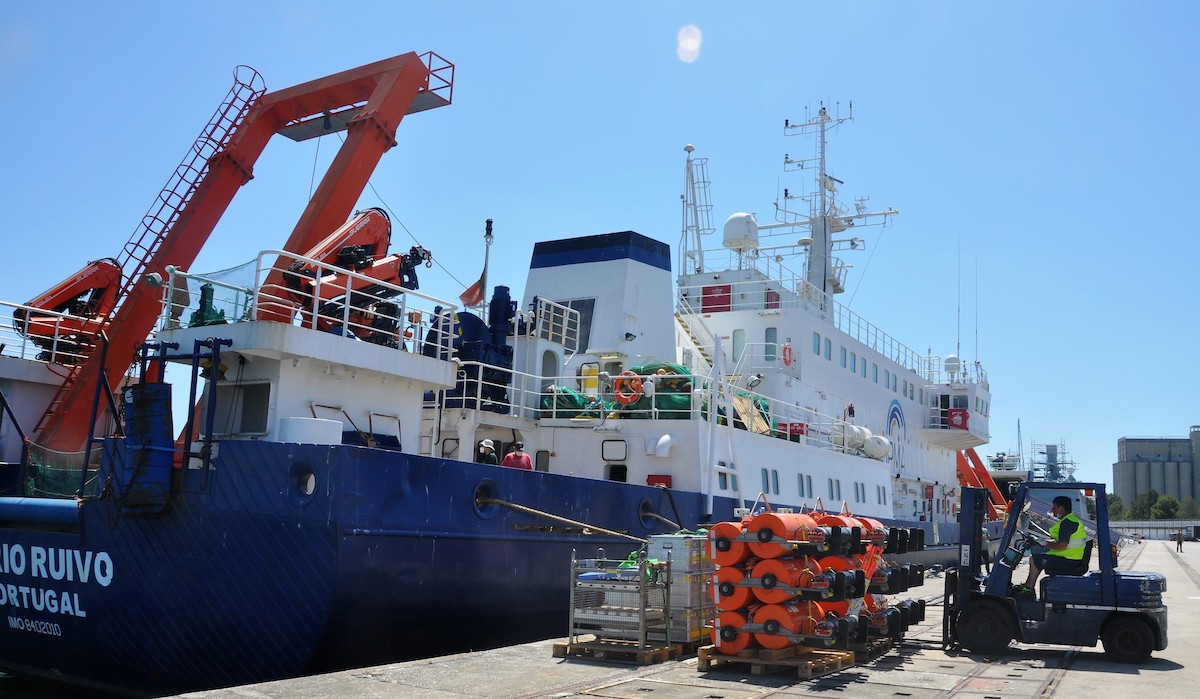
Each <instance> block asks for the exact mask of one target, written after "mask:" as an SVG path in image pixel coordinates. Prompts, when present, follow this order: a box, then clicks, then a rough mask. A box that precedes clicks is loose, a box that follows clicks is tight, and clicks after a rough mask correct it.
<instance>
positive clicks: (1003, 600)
mask: <svg viewBox="0 0 1200 699" xmlns="http://www.w3.org/2000/svg"><path fill="white" fill-rule="evenodd" d="M1064 490H1071V491H1084V492H1086V491H1092V492H1094V493H1095V497H1096V526H1095V531H1094V532H1092V531H1090V530H1091V526H1090V523H1088V522H1087V520H1086V515H1087V513H1086V512H1083V513H1078V512H1077V513H1076V515H1081V518H1083V519H1084V522H1085V529H1087V530H1089V531H1088V533H1089V538H1088V540H1087V543H1086V547H1085V549H1084V551H1085V552H1084V557H1083V560H1082V561H1080V562H1079V566H1078V567H1077V568H1076V569H1075V570H1072V571H1068V574H1056V575H1048V574H1047V573H1046V572H1043V574H1042V575H1043V576H1044V577H1043V578H1042V579H1041V580H1040V581H1039V585H1038V587H1039V588H1040V589H1039V590H1038V591H1037V593H1036V598H1033V599H1031V598H1029V595H1028V594H1026V595H1014V588H1013V584H1012V576H1013V569H1014V568H1016V567H1017V566H1018V565H1019V564H1020V563H1021V561H1022V560H1023V559H1024V557H1025V555H1026V554H1027V553H1029V551H1030V549H1031V548H1033V547H1034V546H1037V545H1038V544H1039V541H1044V540H1046V539H1048V538H1049V533H1048V532H1047V531H1046V530H1045V529H1043V528H1041V527H1039V526H1038V525H1037V524H1036V523H1035V522H1034V514H1033V513H1031V509H1032V507H1033V501H1034V499H1035V498H1036V499H1038V500H1039V501H1040V502H1049V501H1050V500H1051V499H1053V497H1054V496H1055V495H1061V494H1063V491H1064ZM1072 500H1076V501H1078V500H1080V498H1078V497H1075V498H1072ZM987 504H988V491H987V490H986V489H983V488H963V489H962V507H961V509H960V510H959V542H960V547H961V551H960V556H959V564H958V565H957V566H954V567H953V568H951V569H949V570H948V571H947V574H946V578H945V579H946V587H945V597H944V600H945V617H944V618H943V620H942V647H943V649H944V650H950V649H954V648H965V649H966V650H968V651H971V652H974V653H982V654H984V655H992V656H994V655H999V654H1000V653H1002V652H1004V650H1005V649H1006V648H1008V645H1009V643H1010V642H1011V641H1013V640H1016V641H1019V642H1021V643H1051V644H1060V645H1070V646H1091V647H1095V646H1096V644H1097V643H1098V642H1100V643H1103V644H1104V654H1105V656H1106V657H1108V658H1109V659H1110V660H1112V661H1115V662H1119V663H1143V662H1145V661H1146V660H1148V659H1149V658H1150V654H1151V653H1152V652H1153V651H1156V650H1163V649H1164V648H1166V647H1167V608H1166V606H1165V605H1164V604H1163V600H1162V597H1163V593H1164V592H1166V589H1167V581H1166V578H1165V577H1164V576H1163V575H1161V574H1159V573H1138V572H1131V571H1119V570H1117V569H1116V564H1117V553H1116V548H1115V547H1114V546H1113V545H1112V538H1111V536H1110V534H1109V530H1108V498H1107V496H1106V495H1105V486H1104V484H1103V483H1070V484H1064V483H1021V484H1019V485H1018V486H1017V488H1016V492H1015V493H1014V495H1013V500H1012V503H1011V505H1010V506H1009V508H1008V512H1009V513H1010V514H1009V518H1008V521H1007V522H1006V524H1005V527H1004V534H1003V536H1002V537H1001V539H1000V546H999V555H997V556H996V560H995V562H994V563H993V564H992V566H991V570H990V572H988V573H987V574H986V575H985V574H983V571H982V565H981V564H982V555H981V552H982V547H983V539H982V533H981V532H982V529H983V522H984V514H985V511H986V508H987ZM1093 549H1097V550H1098V555H1097V556H1096V558H1097V559H1098V563H1099V568H1100V569H1099V570H1091V571H1089V570H1088V568H1089V566H1090V565H1091V558H1092V551H1093Z"/></svg>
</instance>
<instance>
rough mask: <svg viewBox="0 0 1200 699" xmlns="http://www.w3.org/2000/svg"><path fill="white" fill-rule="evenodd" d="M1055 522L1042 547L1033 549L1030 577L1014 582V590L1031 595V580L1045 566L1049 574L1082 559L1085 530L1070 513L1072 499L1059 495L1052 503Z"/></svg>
mask: <svg viewBox="0 0 1200 699" xmlns="http://www.w3.org/2000/svg"><path fill="white" fill-rule="evenodd" d="M1052 506H1053V510H1052V511H1053V513H1054V516H1055V517H1059V518H1060V519H1059V520H1058V522H1057V523H1056V524H1055V525H1054V526H1053V527H1050V536H1051V540H1050V541H1047V542H1046V543H1045V544H1044V546H1045V551H1042V552H1038V553H1034V554H1033V556H1032V557H1031V558H1030V560H1029V577H1028V579H1026V580H1025V584H1024V585H1017V586H1016V588H1015V589H1014V592H1016V593H1017V594H1024V595H1033V594H1035V593H1034V587H1033V585H1034V583H1036V582H1037V579H1038V576H1039V575H1041V573H1042V571H1043V570H1045V571H1047V572H1048V573H1049V574H1052V575H1053V574H1056V573H1061V572H1066V571H1070V570H1072V569H1074V568H1076V567H1078V565H1079V561H1080V560H1082V559H1083V549H1084V545H1085V543H1086V539H1087V532H1086V531H1084V528H1083V520H1081V519H1079V517H1077V516H1076V515H1074V514H1072V513H1071V499H1070V498H1068V497H1066V496H1062V495H1060V496H1059V497H1056V498H1054V501H1053V503H1052Z"/></svg>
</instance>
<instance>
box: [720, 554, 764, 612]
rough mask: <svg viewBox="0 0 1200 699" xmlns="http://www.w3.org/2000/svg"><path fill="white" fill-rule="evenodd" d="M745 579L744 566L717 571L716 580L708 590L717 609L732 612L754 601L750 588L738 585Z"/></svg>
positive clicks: (723, 568) (721, 568) (725, 567)
mask: <svg viewBox="0 0 1200 699" xmlns="http://www.w3.org/2000/svg"><path fill="white" fill-rule="evenodd" d="M745 579H746V568H745V567H744V566H740V565H737V566H721V567H720V568H718V569H717V575H716V580H715V581H714V583H713V585H712V586H711V587H710V588H709V589H710V590H711V596H712V601H713V603H714V604H716V605H717V609H720V610H722V611H732V610H734V609H741V608H742V607H745V606H746V605H748V604H750V603H751V602H753V601H754V593H753V592H752V591H751V590H750V588H748V587H741V586H739V585H738V583H740V582H742V581H743V580H745Z"/></svg>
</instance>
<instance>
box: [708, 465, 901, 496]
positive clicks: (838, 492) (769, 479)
mask: <svg viewBox="0 0 1200 699" xmlns="http://www.w3.org/2000/svg"><path fill="white" fill-rule="evenodd" d="M826 480H827V484H828V486H829V499H830V500H831V501H839V500H841V499H842V480H841V479H840V478H828V479H826ZM717 481H718V485H719V486H720V488H721V489H722V490H725V489H726V487H725V486H726V484H727V481H726V479H725V474H724V473H721V474H718V479H717ZM796 485H797V489H798V491H799V495H800V497H801V498H815V497H817V494H816V493H815V492H813V482H812V476H806V475H804V474H803V473H801V474H797V476H796ZM733 487H734V489H737V476H734V477H733ZM762 489H763V492H764V493H771V494H773V495H778V494H779V471H777V470H775V469H773V468H772V469H766V468H764V469H762ZM866 501H867V484H866V483H862V482H860V481H855V482H854V502H857V503H865V502H866ZM875 502H876V504H879V505H886V504H887V488H885V487H883V486H881V485H877V486H875Z"/></svg>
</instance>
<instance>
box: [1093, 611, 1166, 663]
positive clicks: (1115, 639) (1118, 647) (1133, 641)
mask: <svg viewBox="0 0 1200 699" xmlns="http://www.w3.org/2000/svg"><path fill="white" fill-rule="evenodd" d="M1100 640H1101V641H1103V642H1104V654H1105V655H1107V656H1108V659H1109V660H1112V661H1113V662H1117V663H1144V662H1146V661H1147V660H1149V659H1150V653H1151V652H1152V651H1153V650H1154V632H1152V631H1151V630H1150V627H1149V626H1147V625H1146V622H1145V621H1143V620H1141V619H1139V618H1137V617H1136V616H1118V617H1113V618H1112V619H1110V620H1109V621H1108V623H1107V624H1105V625H1104V631H1103V632H1102V633H1101V634H1100Z"/></svg>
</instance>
